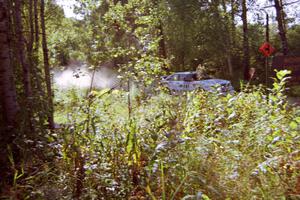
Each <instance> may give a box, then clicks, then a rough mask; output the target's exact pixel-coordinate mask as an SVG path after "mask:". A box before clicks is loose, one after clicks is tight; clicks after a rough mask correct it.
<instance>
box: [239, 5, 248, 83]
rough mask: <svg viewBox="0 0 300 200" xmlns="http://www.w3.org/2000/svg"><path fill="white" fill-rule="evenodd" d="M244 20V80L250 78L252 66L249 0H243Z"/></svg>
mask: <svg viewBox="0 0 300 200" xmlns="http://www.w3.org/2000/svg"><path fill="white" fill-rule="evenodd" d="M241 3H242V21H243V54H244V55H243V67H244V80H247V81H248V80H249V78H250V77H249V68H250V51H249V35H248V21H247V2H246V0H242V2H241Z"/></svg>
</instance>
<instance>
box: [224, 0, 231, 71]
mask: <svg viewBox="0 0 300 200" xmlns="http://www.w3.org/2000/svg"><path fill="white" fill-rule="evenodd" d="M222 7H223V11H224V15H225V17H224V18H225V23H224V29H225V30H226V32H225V33H224V35H225V45H226V46H225V51H226V60H227V67H228V74H229V76H230V77H233V68H232V46H233V45H232V30H231V28H230V19H229V16H228V13H227V8H226V2H225V0H222Z"/></svg>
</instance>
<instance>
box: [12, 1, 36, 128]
mask: <svg viewBox="0 0 300 200" xmlns="http://www.w3.org/2000/svg"><path fill="white" fill-rule="evenodd" d="M22 2H23V1H21V0H15V4H14V8H15V9H14V17H15V32H16V38H17V42H16V44H17V58H18V62H19V63H20V65H21V67H22V70H23V77H22V78H23V88H24V93H25V108H26V113H25V120H26V121H27V123H28V127H29V131H28V133H29V132H30V133H34V126H33V123H32V110H31V109H32V88H31V80H30V66H29V64H28V61H27V58H26V55H25V38H24V35H23V22H22V7H23V6H22ZM25 130H27V129H25Z"/></svg>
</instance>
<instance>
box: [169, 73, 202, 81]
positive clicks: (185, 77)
mask: <svg viewBox="0 0 300 200" xmlns="http://www.w3.org/2000/svg"><path fill="white" fill-rule="evenodd" d="M168 80H169V81H196V80H197V74H196V73H191V74H174V75H173V76H171V77H170V78H169V79H168Z"/></svg>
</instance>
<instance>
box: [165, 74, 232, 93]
mask: <svg viewBox="0 0 300 200" xmlns="http://www.w3.org/2000/svg"><path fill="white" fill-rule="evenodd" d="M162 83H163V84H164V85H166V86H167V87H168V88H169V89H170V90H173V91H191V90H195V89H203V90H205V91H210V92H212V91H215V90H216V89H217V90H219V91H220V93H222V94H227V93H233V92H234V89H233V87H232V85H231V83H230V81H228V80H223V79H204V80H198V76H197V72H177V73H174V74H172V75H169V76H163V77H162Z"/></svg>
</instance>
